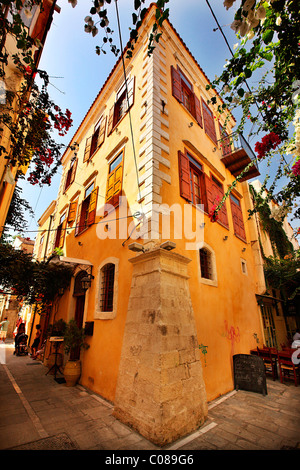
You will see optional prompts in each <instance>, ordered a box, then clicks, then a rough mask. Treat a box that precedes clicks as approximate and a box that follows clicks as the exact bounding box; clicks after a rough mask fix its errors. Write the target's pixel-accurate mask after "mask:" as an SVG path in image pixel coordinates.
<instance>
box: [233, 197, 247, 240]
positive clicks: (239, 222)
mask: <svg viewBox="0 0 300 470" xmlns="http://www.w3.org/2000/svg"><path fill="white" fill-rule="evenodd" d="M230 205H231V213H232V221H233V229H234V234H235V235H236V236H237V237H238V238H240V239H241V240H243V241H246V232H245V226H244V219H243V213H242V209H241V203H240V201H239V199H238V198H237V197H235V196H234V195H233V194H230Z"/></svg>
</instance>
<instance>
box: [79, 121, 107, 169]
mask: <svg viewBox="0 0 300 470" xmlns="http://www.w3.org/2000/svg"><path fill="white" fill-rule="evenodd" d="M106 121H107V116H105V115H104V114H102V115H101V116H100V118H99V119H98V121H97V122H96V124H95V126H94V130H93V134H92V135H91V136H89V137H88V138H87V139H86V141H85V149H84V155H83V162H84V163H85V162H89V161H90V160H91V159H92V158H93V157H94V155H95V153H96V152H97V151H98V150H99V148H100V147H101V146H102V145H103V143H104V140H105V133H106Z"/></svg>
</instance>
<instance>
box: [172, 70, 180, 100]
mask: <svg viewBox="0 0 300 470" xmlns="http://www.w3.org/2000/svg"><path fill="white" fill-rule="evenodd" d="M171 78H172V94H173V96H174V97H175V98H176V99H177V100H178V101H180V103H182V91H181V78H180V74H179V72H177V70H176V69H175V68H174V67H173V65H171Z"/></svg>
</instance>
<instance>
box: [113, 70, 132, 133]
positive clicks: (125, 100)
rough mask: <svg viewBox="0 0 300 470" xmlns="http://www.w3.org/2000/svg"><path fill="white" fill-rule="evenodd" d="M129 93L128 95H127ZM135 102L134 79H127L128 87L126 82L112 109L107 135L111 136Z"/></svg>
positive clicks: (119, 91)
mask: <svg viewBox="0 0 300 470" xmlns="http://www.w3.org/2000/svg"><path fill="white" fill-rule="evenodd" d="M127 92H128V93H127ZM133 102H134V77H132V78H127V86H126V83H125V82H124V83H123V85H122V86H121V88H120V89H119V90H118V92H117V96H116V101H115V104H114V105H113V107H112V108H111V109H110V112H109V116H108V125H107V134H108V135H109V134H110V133H111V132H112V131H113V129H114V128H115V127H116V125H117V124H118V122H119V121H121V119H122V118H123V116H125V114H126V113H127V111H128V110H129V108H131V106H132V105H133Z"/></svg>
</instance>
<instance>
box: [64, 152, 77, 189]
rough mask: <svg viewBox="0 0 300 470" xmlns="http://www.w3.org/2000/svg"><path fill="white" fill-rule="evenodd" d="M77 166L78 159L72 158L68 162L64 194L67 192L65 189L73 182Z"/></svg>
mask: <svg viewBox="0 0 300 470" xmlns="http://www.w3.org/2000/svg"><path fill="white" fill-rule="evenodd" d="M77 164H78V159H77V158H76V157H74V158H72V160H71V162H70V166H69V169H68V171H67V174H66V180H65V188H64V192H66V191H67V189H68V188H69V187H70V186H71V184H72V183H73V182H74V180H75V175H76V171H77Z"/></svg>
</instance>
